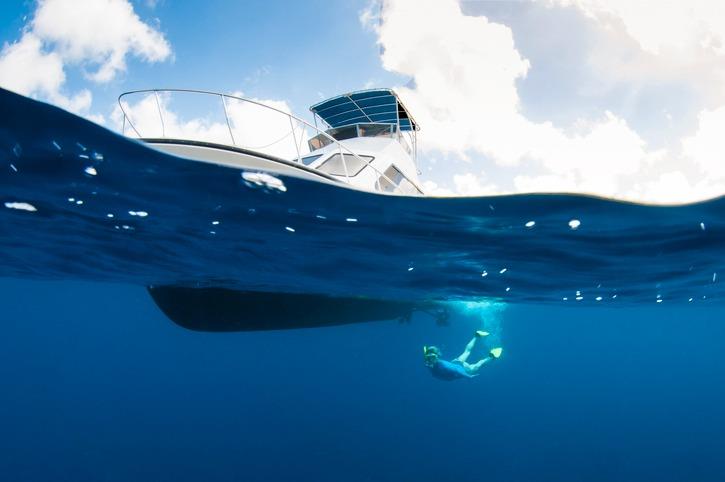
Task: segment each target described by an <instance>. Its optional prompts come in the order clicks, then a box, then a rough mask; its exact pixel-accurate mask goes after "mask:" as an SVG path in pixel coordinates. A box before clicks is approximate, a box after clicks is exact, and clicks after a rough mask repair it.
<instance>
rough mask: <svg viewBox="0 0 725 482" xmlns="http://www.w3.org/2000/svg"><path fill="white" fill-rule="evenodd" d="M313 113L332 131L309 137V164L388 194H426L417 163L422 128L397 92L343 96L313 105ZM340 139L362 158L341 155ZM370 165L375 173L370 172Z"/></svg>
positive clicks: (307, 160) (364, 92)
mask: <svg viewBox="0 0 725 482" xmlns="http://www.w3.org/2000/svg"><path fill="white" fill-rule="evenodd" d="M310 111H311V112H312V114H313V115H314V119H315V127H317V126H318V124H323V126H326V127H327V129H326V130H325V131H324V133H320V134H318V135H316V136H315V137H312V138H311V139H309V141H308V146H309V149H310V154H309V155H307V156H305V157H303V158H302V163H303V164H305V165H306V166H309V167H312V168H315V169H317V170H319V171H322V172H324V173H327V174H330V175H333V176H338V177H343V176H344V177H345V178H346V182H348V183H350V184H353V185H356V186H358V187H368V188H371V187H373V185H374V188H375V190H378V191H383V192H395V193H400V194H422V190H421V188H420V186H419V183H418V169H417V162H416V161H417V131H418V129H419V127H418V124H417V123H416V122H415V120H414V119H413V116H411V115H410V113H409V112H408V110H407V109H406V108H405V106H404V105H403V103H402V102H401V101H400V99H399V98H398V96H397V95H396V94H395V92H393V91H392V90H391V89H370V90H363V91H357V92H351V93H349V94H343V95H338V96H336V97H333V98H331V99H327V100H325V101H323V102H320V103H318V104H315V105H313V106H312V107H310ZM334 141H341V142H342V143H344V145H345V146H346V147H349V148H350V149H351V150H352V151H354V153H355V154H356V155H353V154H352V153H345V152H338V151H341V149H339V146H338V145H337V143H336V142H334ZM343 159H344V161H345V162H344V163H343V162H341V161H342V160H343ZM368 165H370V166H372V167H373V169H365V168H366V167H367V166H368ZM344 171H347V172H344ZM358 176H360V177H359V178H358Z"/></svg>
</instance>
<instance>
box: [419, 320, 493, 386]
mask: <svg viewBox="0 0 725 482" xmlns="http://www.w3.org/2000/svg"><path fill="white" fill-rule="evenodd" d="M488 335H489V333H488V332H487V331H483V330H478V331H476V333H475V335H474V336H473V339H472V340H471V341H469V342H468V345H466V349H465V350H464V351H463V353H461V354H460V356H459V357H458V358H454V359H453V360H451V361H447V360H443V359H442V358H441V351H440V349H439V348H438V347H435V346H424V347H423V359H424V361H425V365H426V366H427V367H428V368H429V369H430V371H431V373H432V374H433V376H434V377H436V378H440V379H441V380H456V379H458V378H473V377H475V376H477V375H478V371H479V370H480V369H481V367H482V366H483V365H485V364H486V363H488V362H490V361H492V360H495V359H497V358H499V357H500V356H501V353H502V352H503V348H501V347H496V348H492V349H491V350H489V352H488V356H487V357H485V358H482V359H481V360H478V361H477V362H476V363H468V357H470V356H471V352H472V351H473V348H474V347H475V346H476V342H477V341H478V340H480V339H481V338H485V337H487V336H488Z"/></svg>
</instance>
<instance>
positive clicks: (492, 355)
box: [463, 346, 503, 375]
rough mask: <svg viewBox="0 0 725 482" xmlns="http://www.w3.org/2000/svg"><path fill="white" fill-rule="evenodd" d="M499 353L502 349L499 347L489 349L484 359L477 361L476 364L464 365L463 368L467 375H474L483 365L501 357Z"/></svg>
mask: <svg viewBox="0 0 725 482" xmlns="http://www.w3.org/2000/svg"><path fill="white" fill-rule="evenodd" d="M501 353H503V348H501V347H500V346H499V347H496V348H491V350H490V351H489V352H488V356H487V357H486V358H484V359H482V360H478V361H477V362H476V363H473V364H471V363H464V364H463V366H464V368H465V369H466V371H468V373H469V374H471V375H476V374H477V373H478V371H479V370H480V369H481V367H482V366H483V365H485V364H486V363H488V362H490V361H492V360H495V359H497V358H499V357H501Z"/></svg>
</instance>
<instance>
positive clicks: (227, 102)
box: [118, 89, 398, 191]
mask: <svg viewBox="0 0 725 482" xmlns="http://www.w3.org/2000/svg"><path fill="white" fill-rule="evenodd" d="M173 94H182V95H183V94H193V95H195V96H205V98H215V99H216V101H215V102H217V101H218V102H219V104H217V107H216V109H220V112H218V113H222V114H223V117H222V118H220V119H219V122H214V121H212V120H210V118H209V116H208V115H201V116H200V117H197V118H195V119H194V120H191V121H188V120H187V121H183V120H179V118H178V115H177V114H176V113H175V112H173V111H171V110H169V109H168V108H167V104H168V103H169V102H170V97H171V96H172V95H173ZM132 97H141V99H140V100H139V101H137V103H136V104H135V105H132V104H130V103H129V102H128V101H129V99H130V98H132ZM118 104H119V106H120V108H121V112H122V113H123V121H122V132H123V134H124V135H129V133H127V127H128V128H130V131H131V132H130V133H131V135H133V134H135V135H136V136H137V137H138V138H140V139H151V138H165V139H190V140H205V141H208V142H216V143H221V144H228V145H231V146H234V147H238V148H243V149H247V150H251V151H256V152H260V153H264V154H270V155H275V156H276V157H280V158H283V159H286V160H292V161H293V162H297V163H299V164H301V165H304V161H303V159H304V158H305V156H306V155H307V154H309V152H310V151H309V145H308V141H309V140H310V139H313V138H315V139H324V140H325V146H328V145H331V144H334V146H335V148H336V149H337V151H338V153H339V154H340V159H341V162H342V165H343V170H344V172H345V176H344V177H345V180H346V182H347V183H348V184H349V183H350V177H351V176H350V174H349V172H350V171H349V170H348V166H347V161H346V160H345V157H346V156H348V155H350V156H353V157H354V158H355V159H356V160H357V161H358V162H360V163H362V164H363V165H365V168H364V169H368V168H369V169H372V170H373V171H374V172H375V173H376V174H377V176H376V181H375V189H376V190H378V191H383V189H382V187H381V182H380V181H381V180H385V181H387V182H388V183H389V185H392V186H396V187H397V186H398V183H396V182H394V181H393V180H392V179H390V177H388V176H387V175H385V173H383V172H381V171H380V170H379V169H377V168H376V167H375V166H373V165H372V163H371V161H370V159H368V158H366V157H363V156H360V155H358V154H357V153H355V152H354V151H352V150H351V149H350V148H348V147H347V146H345V145H344V144H343V143H341V142H340V141H338V140H337V139H335V138H334V137H333V136H331V135H330V134H328V133H327V132H325V131H324V130H322V129H319V128H317V127H316V126H314V125H312V124H310V123H309V122H307V121H305V120H303V119H300V118H299V117H296V116H294V115H292V114H290V113H289V112H286V111H284V110H282V109H280V108H277V107H274V106H271V105H268V104H265V103H263V102H260V101H257V100H253V99H247V98H244V97H239V96H236V95H231V94H224V93H220V92H211V91H204V90H194V89H144V90H133V91H129V92H125V93H123V94H121V95H120V96H119V97H118ZM194 107H195V108H197V110H198V107H199V106H198V105H196V106H194ZM250 109H251V110H250ZM255 109H258V110H257V112H256V113H255V112H254V110H255ZM134 111H136V115H134ZM218 113H217V114H218ZM255 114H256V115H255ZM270 115H272V116H273V117H270ZM134 117H135V118H134ZM260 119H263V121H264V122H267V123H268V124H269V125H266V126H265V125H263V123H260V122H259V120H260ZM285 119H286V120H285ZM270 126H271V128H270ZM261 129H263V130H266V131H269V132H272V135H273V138H272V139H265V140H264V141H262V144H261V145H252V144H250V143H248V142H244V139H245V137H246V136H247V135H248V134H249V133H252V134H257V135H260V136H261V137H264V135H262V134H260V132H259V131H260V130H261ZM255 131H256V132H255ZM269 132H267V133H266V135H269ZM310 132H311V133H312V135H310Z"/></svg>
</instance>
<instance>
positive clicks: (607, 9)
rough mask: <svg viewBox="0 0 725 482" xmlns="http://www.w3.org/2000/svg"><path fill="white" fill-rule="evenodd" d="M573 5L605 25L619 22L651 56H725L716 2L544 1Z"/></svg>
mask: <svg viewBox="0 0 725 482" xmlns="http://www.w3.org/2000/svg"><path fill="white" fill-rule="evenodd" d="M547 1H548V2H549V3H551V4H559V5H564V6H567V5H575V6H577V7H579V8H580V9H581V10H582V11H583V12H584V13H585V14H586V15H588V16H589V17H591V18H594V19H596V20H597V21H599V22H601V23H603V24H605V25H608V24H612V23H613V22H615V21H621V22H622V24H623V25H624V28H625V29H626V31H627V33H628V34H629V35H630V36H631V37H632V38H633V39H634V40H636V41H637V42H638V43H639V45H640V47H641V48H642V49H643V50H644V51H646V52H649V53H652V54H655V55H672V54H673V53H674V54H682V53H685V52H688V51H692V50H707V51H711V52H713V53H715V54H717V55H725V45H724V42H725V10H724V9H723V8H722V2H720V1H719V0H687V1H683V0H657V1H656V2H653V1H642V0H547Z"/></svg>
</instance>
